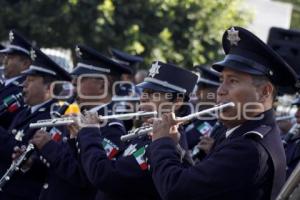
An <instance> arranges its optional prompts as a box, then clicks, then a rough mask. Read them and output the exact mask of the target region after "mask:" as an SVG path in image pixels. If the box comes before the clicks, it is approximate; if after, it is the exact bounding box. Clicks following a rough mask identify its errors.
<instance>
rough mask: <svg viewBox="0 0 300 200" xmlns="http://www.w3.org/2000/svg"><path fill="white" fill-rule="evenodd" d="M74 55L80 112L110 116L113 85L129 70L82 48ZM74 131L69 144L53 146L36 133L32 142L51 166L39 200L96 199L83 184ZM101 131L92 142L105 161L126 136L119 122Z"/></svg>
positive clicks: (74, 71)
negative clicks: (87, 111)
mask: <svg viewBox="0 0 300 200" xmlns="http://www.w3.org/2000/svg"><path fill="white" fill-rule="evenodd" d="M76 55H77V59H78V63H77V66H76V68H75V69H74V70H73V71H72V73H71V75H72V76H73V82H74V83H75V84H74V85H75V88H76V89H77V99H76V101H77V103H78V104H79V106H80V108H81V110H82V112H83V110H84V109H86V110H89V111H90V112H94V113H97V115H111V114H112V113H113V112H114V103H113V102H112V101H111V100H112V94H113V91H112V90H113V85H114V82H115V81H117V80H119V79H120V76H121V74H122V73H125V72H128V68H126V67H124V66H122V65H120V64H118V63H116V62H114V61H113V60H112V59H110V58H108V57H106V56H104V55H102V54H100V53H98V52H97V51H96V50H94V49H92V48H90V47H87V46H85V45H78V46H77V47H76ZM74 130H75V131H76V127H74V126H70V127H69V131H67V132H68V133H67V135H69V138H68V143H64V142H60V143H56V142H54V141H53V140H51V138H50V137H49V135H48V134H45V132H44V131H38V132H37V133H36V134H35V136H34V138H33V140H32V143H33V144H35V145H36V146H37V148H38V149H39V153H40V154H41V156H42V157H43V158H44V159H46V160H47V162H48V163H49V164H50V168H49V174H48V176H47V179H46V183H47V187H46V188H43V189H42V191H41V194H40V198H39V199H40V200H47V199H49V200H50V199H51V200H52V199H56V200H65V199H72V200H76V199H78V200H81V199H94V198H95V190H94V189H93V187H91V186H90V184H89V182H88V181H87V180H86V178H85V174H84V172H83V170H82V169H81V166H80V162H79V161H78V159H77V158H78V155H79V154H80V152H79V151H77V148H76V146H78V144H77V143H76V137H73V136H74V135H75V133H74ZM100 130H101V136H100V135H99V137H100V138H99V139H98V140H97V141H95V142H96V143H97V144H99V145H100V144H101V145H102V147H103V148H104V149H105V150H106V152H105V153H106V156H107V158H108V159H115V157H116V156H117V155H118V151H120V150H121V149H123V148H124V147H123V144H122V142H121V141H120V137H121V135H123V134H125V127H124V125H123V123H122V121H120V120H118V119H111V120H108V122H107V123H106V125H105V126H103V127H101V128H100Z"/></svg>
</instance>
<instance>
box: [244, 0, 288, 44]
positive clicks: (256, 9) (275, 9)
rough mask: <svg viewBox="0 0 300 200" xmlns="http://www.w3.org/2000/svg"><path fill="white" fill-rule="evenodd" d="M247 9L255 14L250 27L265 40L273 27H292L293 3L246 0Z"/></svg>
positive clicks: (270, 0)
mask: <svg viewBox="0 0 300 200" xmlns="http://www.w3.org/2000/svg"><path fill="white" fill-rule="evenodd" d="M244 1H245V9H247V10H249V11H250V12H251V13H252V14H253V21H252V23H251V24H250V26H249V27H248V28H249V29H250V30H251V31H252V32H254V33H255V34H256V35H257V36H259V37H260V38H261V39H262V40H263V41H267V38H268V35H269V30H270V28H271V27H273V26H275V27H281V28H286V29H289V28H290V23H291V17H292V11H293V5H292V4H290V3H284V2H279V1H272V0H244Z"/></svg>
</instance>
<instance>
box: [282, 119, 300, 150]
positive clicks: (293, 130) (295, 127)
mask: <svg viewBox="0 0 300 200" xmlns="http://www.w3.org/2000/svg"><path fill="white" fill-rule="evenodd" d="M299 129H300V124H298V123H296V124H294V125H293V126H292V127H291V128H290V130H289V132H288V133H287V134H286V135H285V136H284V138H283V140H282V142H283V144H284V145H286V144H287V143H288V142H289V141H290V140H291V139H292V138H293V137H294V136H295V135H297V134H299Z"/></svg>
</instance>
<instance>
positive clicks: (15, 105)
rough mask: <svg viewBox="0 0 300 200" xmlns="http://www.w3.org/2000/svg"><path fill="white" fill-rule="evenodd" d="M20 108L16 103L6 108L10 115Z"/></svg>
mask: <svg viewBox="0 0 300 200" xmlns="http://www.w3.org/2000/svg"><path fill="white" fill-rule="evenodd" d="M20 107H21V105H20V103H19V102H18V101H16V102H15V103H13V104H11V105H10V106H9V107H8V108H7V111H8V112H10V113H13V112H16V111H17V110H18V109H19V108H20Z"/></svg>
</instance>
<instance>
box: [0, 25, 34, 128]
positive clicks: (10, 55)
mask: <svg viewBox="0 0 300 200" xmlns="http://www.w3.org/2000/svg"><path fill="white" fill-rule="evenodd" d="M9 41H10V44H9V45H8V46H7V47H6V48H4V49H2V50H0V53H1V54H4V55H5V56H4V60H3V65H4V70H3V72H4V78H5V82H4V85H3V87H1V88H0V99H1V101H0V103H1V104H2V105H3V103H4V102H7V101H9V100H10V99H11V97H12V95H18V94H21V92H22V89H23V88H22V83H23V81H24V80H25V76H24V75H22V74H21V72H22V71H23V70H26V69H28V67H29V66H30V65H31V63H32V60H31V58H30V49H31V44H30V42H29V41H27V40H26V39H25V38H24V37H23V36H22V35H21V34H20V33H18V32H16V31H15V30H11V31H10V32H9ZM23 108H24V101H23V98H22V97H20V98H18V99H15V101H13V100H11V104H9V106H8V107H7V108H6V109H5V110H3V111H2V110H1V112H0V126H2V127H3V128H5V129H7V128H8V127H9V126H10V124H11V122H12V121H13V119H14V118H15V116H16V115H17V114H18V113H19V112H20V111H21V110H22V109H23Z"/></svg>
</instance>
